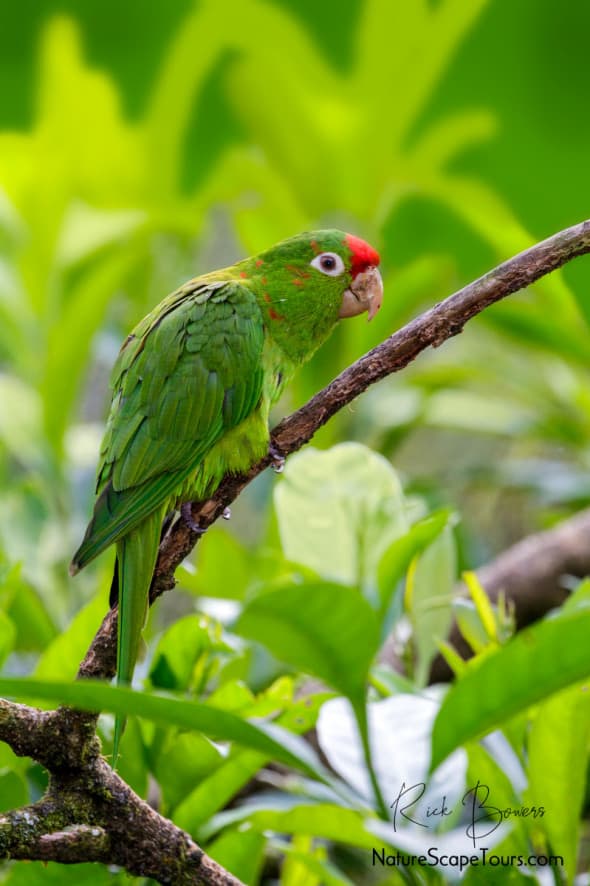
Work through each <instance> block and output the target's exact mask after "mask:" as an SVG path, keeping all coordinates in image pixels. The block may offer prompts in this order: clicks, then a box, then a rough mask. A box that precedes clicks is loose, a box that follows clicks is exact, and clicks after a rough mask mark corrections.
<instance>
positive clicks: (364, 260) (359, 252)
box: [345, 234, 381, 277]
mask: <svg viewBox="0 0 590 886" xmlns="http://www.w3.org/2000/svg"><path fill="white" fill-rule="evenodd" d="M345 241H346V245H347V246H348V248H349V249H350V251H351V253H352V263H351V271H352V276H353V277H356V275H357V274H360V273H361V271H366V270H367V268H369V267H373V268H376V267H377V265H378V264H379V262H380V261H381V259H380V258H379V253H378V252H376V251H375V250H374V249H373V247H372V246H369V244H368V243H366V242H365V241H364V240H361V238H360V237H355V236H354V234H347V235H346V237H345Z"/></svg>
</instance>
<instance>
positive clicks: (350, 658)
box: [236, 582, 379, 704]
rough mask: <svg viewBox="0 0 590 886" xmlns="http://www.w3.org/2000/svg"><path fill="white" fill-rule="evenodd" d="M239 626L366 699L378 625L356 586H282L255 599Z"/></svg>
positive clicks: (283, 658)
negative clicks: (353, 587)
mask: <svg viewBox="0 0 590 886" xmlns="http://www.w3.org/2000/svg"><path fill="white" fill-rule="evenodd" d="M236 630H237V631H238V633H240V634H243V635H244V636H246V637H250V638H251V639H253V640H257V641H258V642H259V643H262V644H263V645H264V646H266V647H267V648H268V649H269V650H270V651H271V652H272V653H273V655H275V656H276V657H277V658H278V659H280V660H281V661H284V662H286V663H287V664H290V665H292V666H293V667H295V668H298V669H300V670H303V671H306V672H307V673H309V674H314V675H315V676H316V677H320V679H322V680H324V681H325V682H326V683H328V685H330V686H333V687H334V688H335V689H337V690H338V691H339V692H342V694H343V695H346V696H347V697H348V698H350V699H351V700H352V701H353V702H354V703H355V704H356V703H361V704H362V701H363V698H364V693H365V686H366V682H367V676H368V671H369V667H370V664H371V661H372V660H373V657H374V656H375V654H376V652H377V649H378V647H379V630H378V625H377V619H376V617H375V614H374V612H373V610H372V609H371V607H370V606H369V604H368V603H367V601H366V600H365V599H364V598H363V597H362V596H361V594H360V593H359V592H358V591H355V590H353V589H352V588H347V587H344V586H341V585H333V584H322V583H320V582H317V583H312V582H309V583H306V584H303V585H299V586H284V587H280V588H278V589H275V590H272V591H269V592H268V593H266V594H261V595H260V596H259V597H256V598H255V599H254V600H252V602H251V603H249V604H248V605H247V606H246V607H245V609H244V611H243V613H242V615H241V616H240V618H239V619H238V622H237V625H236Z"/></svg>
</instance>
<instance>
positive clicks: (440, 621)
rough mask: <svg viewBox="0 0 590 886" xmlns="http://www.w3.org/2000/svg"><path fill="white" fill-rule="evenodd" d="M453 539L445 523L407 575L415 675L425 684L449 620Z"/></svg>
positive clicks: (450, 616)
mask: <svg viewBox="0 0 590 886" xmlns="http://www.w3.org/2000/svg"><path fill="white" fill-rule="evenodd" d="M456 559H457V558H456V550H455V539H454V536H453V533H452V530H451V528H450V526H449V525H448V524H447V525H446V526H445V527H444V528H443V529H442V531H441V532H440V533H439V535H438V536H437V537H436V538H435V539H434V541H433V542H432V543H431V544H430V546H429V547H428V548H426V550H425V551H424V553H422V554H421V555H420V557H419V559H418V561H417V563H416V567H415V569H414V570H412V572H411V573H410V575H409V576H408V579H407V585H406V606H407V610H408V614H409V616H410V620H411V622H412V627H413V641H414V644H415V647H416V652H417V661H416V669H415V679H416V682H417V683H418V685H419V686H423V685H425V684H426V681H427V679H428V671H429V668H430V663H431V661H432V659H433V658H434V656H435V655H436V654H437V653H438V644H439V642H440V641H442V640H444V639H445V638H446V637H447V635H448V633H449V628H450V626H451V622H452V604H453V591H454V587H455V580H456V574H457V562H456Z"/></svg>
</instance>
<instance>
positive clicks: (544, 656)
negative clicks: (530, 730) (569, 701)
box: [432, 608, 590, 766]
mask: <svg viewBox="0 0 590 886" xmlns="http://www.w3.org/2000/svg"><path fill="white" fill-rule="evenodd" d="M589 630H590V610H588V609H586V608H583V609H577V610H574V611H572V612H567V613H560V615H559V616H556V617H553V618H548V619H546V620H545V621H543V622H541V623H540V624H536V625H534V626H533V627H531V628H527V629H526V630H524V631H522V632H521V633H520V634H518V635H517V636H516V637H514V638H513V639H512V640H510V641H509V642H508V643H507V644H506V646H503V647H501V648H500V649H498V650H497V651H494V652H491V653H490V654H489V655H487V656H486V657H485V658H483V659H482V660H481V661H480V662H479V663H478V664H477V665H474V667H473V668H470V669H468V670H467V671H466V672H465V675H464V676H463V677H462V678H461V679H460V680H459V681H458V682H457V683H456V684H455V685H454V686H452V687H451V689H450V690H449V693H448V695H447V696H446V698H445V700H444V701H443V704H442V707H441V710H440V712H439V714H438V717H437V719H436V723H435V725H434V731H433V736H432V766H436V765H438V763H440V762H441V760H443V759H444V758H445V757H446V756H447V754H449V753H450V752H451V751H452V750H454V749H455V748H456V747H458V746H459V745H461V744H464V743H465V742H466V741H470V740H471V739H473V738H477V737H479V736H482V735H485V733H487V732H489V731H490V730H491V729H493V728H494V727H496V726H498V725H500V724H501V723H502V722H503V721H504V720H507V719H509V718H510V717H511V716H513V715H514V714H516V713H518V711H520V710H522V709H523V708H525V707H528V706H530V705H532V704H534V703H536V702H538V701H541V700H542V699H545V698H547V697H548V696H550V695H551V694H552V693H554V692H557V691H558V690H559V689H564V688H565V687H567V686H569V685H571V684H572V683H576V682H578V681H579V680H583V679H585V677H587V675H588V673H589V672H590V656H589V655H588V645H587V643H586V640H585V638H586V637H587V636H588V631H589Z"/></svg>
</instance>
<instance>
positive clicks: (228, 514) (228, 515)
mask: <svg viewBox="0 0 590 886" xmlns="http://www.w3.org/2000/svg"><path fill="white" fill-rule="evenodd" d="M221 518H222V520H231V510H230V508H224V509H223V512H222V514H221Z"/></svg>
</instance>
